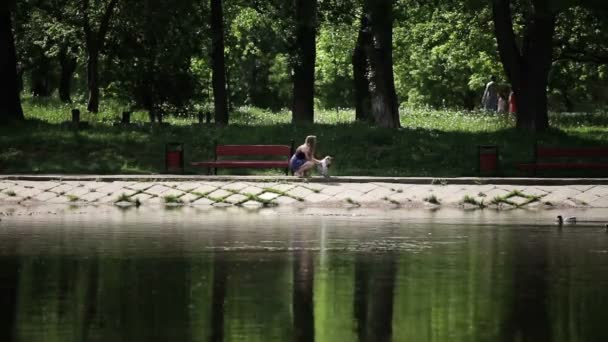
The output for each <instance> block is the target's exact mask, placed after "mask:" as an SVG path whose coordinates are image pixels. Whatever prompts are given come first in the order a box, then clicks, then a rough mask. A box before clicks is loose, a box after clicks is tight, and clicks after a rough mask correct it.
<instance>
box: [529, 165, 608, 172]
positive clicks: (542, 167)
mask: <svg viewBox="0 0 608 342" xmlns="http://www.w3.org/2000/svg"><path fill="white" fill-rule="evenodd" d="M518 167H519V168H520V169H521V170H558V169H561V170H566V169H579V170H582V169H608V163H606V164H601V163H536V164H518Z"/></svg>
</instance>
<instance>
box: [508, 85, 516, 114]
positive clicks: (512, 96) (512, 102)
mask: <svg viewBox="0 0 608 342" xmlns="http://www.w3.org/2000/svg"><path fill="white" fill-rule="evenodd" d="M509 113H511V114H515V113H517V105H516V103H515V93H514V92H513V90H511V93H510V94H509Z"/></svg>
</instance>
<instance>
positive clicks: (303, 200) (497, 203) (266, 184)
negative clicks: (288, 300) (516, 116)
mask: <svg viewBox="0 0 608 342" xmlns="http://www.w3.org/2000/svg"><path fill="white" fill-rule="evenodd" d="M51 204H52V205H61V204H65V205H118V206H167V205H170V206H179V205H187V206H214V207H230V206H242V207H263V206H294V207H296V206H302V207H319V208H339V207H342V208H353V207H363V208H366V207H367V208H391V209H396V208H397V209H398V208H431V209H432V208H443V207H447V208H463V209H482V208H489V209H497V210H512V209H554V208H589V209H591V208H608V179H596V178H594V179H581V178H579V179H563V178H448V179H433V178H398V177H332V178H329V179H324V178H311V179H305V180H302V179H296V178H293V177H272V176H262V177H257V176H255V177H253V176H173V175H171V176H167V175H149V176H132V175H111V176H105V175H86V176H70V175H42V176H41V175H4V176H0V206H7V205H10V206H15V205H18V206H23V207H29V206H40V205H51Z"/></svg>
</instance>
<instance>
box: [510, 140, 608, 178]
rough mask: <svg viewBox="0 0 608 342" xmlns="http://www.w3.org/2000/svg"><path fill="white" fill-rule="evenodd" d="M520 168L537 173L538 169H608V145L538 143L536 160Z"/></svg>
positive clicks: (519, 165) (535, 149) (521, 165)
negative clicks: (542, 144)
mask: <svg viewBox="0 0 608 342" xmlns="http://www.w3.org/2000/svg"><path fill="white" fill-rule="evenodd" d="M518 168H519V169H520V170H522V171H527V172H530V173H532V174H533V175H535V174H536V171H538V170H608V147H549V146H540V145H536V146H535V148H534V161H533V162H532V163H522V164H518Z"/></svg>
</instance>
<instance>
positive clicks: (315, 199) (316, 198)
mask: <svg viewBox="0 0 608 342" xmlns="http://www.w3.org/2000/svg"><path fill="white" fill-rule="evenodd" d="M330 198H331V197H330V196H327V195H324V194H317V193H313V194H312V195H308V196H306V197H304V201H305V202H310V203H320V202H325V201H327V200H329V199H330Z"/></svg>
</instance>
